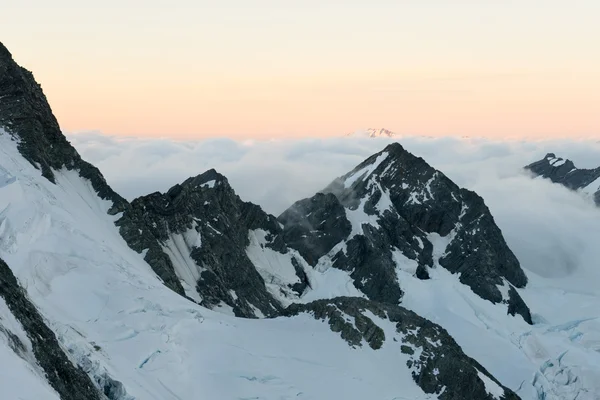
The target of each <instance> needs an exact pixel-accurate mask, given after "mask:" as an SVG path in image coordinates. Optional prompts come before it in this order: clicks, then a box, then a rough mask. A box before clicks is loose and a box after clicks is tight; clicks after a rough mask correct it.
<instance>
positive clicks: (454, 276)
mask: <svg viewBox="0 0 600 400" xmlns="http://www.w3.org/2000/svg"><path fill="white" fill-rule="evenodd" d="M0 259H1V260H2V261H1V262H0V299H1V300H0V352H1V353H0V354H1V357H2V358H1V359H2V363H0V369H1V371H0V372H2V373H0V386H1V387H2V388H3V396H4V397H5V398H8V399H18V398H32V399H33V398H35V399H40V398H42V399H46V398H47V399H96V398H98V399H111V400H133V399H195V398H199V397H201V398H209V399H248V398H255V399H285V398H295V399H299V400H300V399H332V398H344V399H364V398H381V399H399V398H407V399H432V398H439V399H443V400H446V399H486V400H492V399H496V400H498V399H517V398H526V399H540V398H544V399H579V400H585V399H592V398H594V397H593V396H594V395H595V393H597V392H598V390H599V389H600V387H599V386H598V385H597V383H596V382H598V379H597V378H599V377H598V374H597V368H595V367H594V366H597V365H598V363H599V362H600V360H599V358H600V353H598V352H595V351H593V346H594V343H597V341H594V340H593V339H594V338H595V336H593V335H594V333H593V332H594V329H595V325H594V323H595V322H594V321H593V320H591V319H581V320H577V321H575V322H573V321H569V322H567V323H563V322H561V323H556V324H554V325H550V324H549V323H544V322H540V321H543V320H544V318H543V316H541V315H539V314H537V313H536V312H535V311H536V310H534V309H533V308H532V310H533V313H532V312H530V309H529V307H528V306H527V304H526V303H525V301H524V300H523V299H526V300H527V302H528V303H529V301H530V300H534V301H536V302H538V299H539V298H541V297H544V296H542V295H539V294H538V292H536V291H535V290H536V288H535V287H534V288H532V287H531V285H529V284H528V277H527V276H526V274H525V272H524V271H523V270H522V269H521V266H520V265H519V262H518V260H517V259H516V258H515V257H514V255H513V254H512V252H511V251H510V249H509V248H508V246H507V245H506V243H505V241H504V239H503V237H502V232H501V231H500V229H499V228H498V227H497V226H496V224H495V222H494V219H493V217H492V216H491V214H490V212H489V210H488V209H487V207H486V206H485V203H484V202H483V200H482V199H481V198H480V197H479V196H478V195H476V194H475V193H473V192H470V191H468V190H465V189H462V188H459V187H458V186H456V185H455V184H454V183H453V182H452V181H450V180H449V179H448V178H447V177H445V176H444V175H443V174H442V173H441V172H440V171H436V170H435V169H433V168H432V167H430V166H429V165H428V164H427V163H426V162H425V161H424V160H422V159H420V158H418V157H415V156H414V155H412V154H410V153H408V152H407V151H405V150H404V149H403V148H402V146H400V145H399V144H394V145H390V146H388V147H386V148H385V149H384V150H383V151H382V152H379V153H377V154H374V155H373V156H371V157H369V158H368V159H367V160H365V161H364V162H363V163H361V164H360V165H358V166H357V167H356V168H355V169H353V170H352V171H350V172H348V173H347V174H345V175H344V176H342V177H340V178H338V179H336V180H334V181H333V182H332V183H331V185H329V186H328V187H327V188H324V190H323V191H322V192H321V193H317V194H315V196H313V197H311V198H309V199H304V200H301V201H299V202H297V203H295V204H294V205H292V206H291V208H290V209H288V210H287V211H285V212H284V213H283V214H282V215H281V216H279V217H275V216H273V215H269V214H268V213H266V212H264V211H263V210H262V209H261V208H260V206H258V205H255V204H252V203H248V202H245V201H244V200H242V199H241V198H240V197H239V196H238V195H237V194H236V193H235V191H234V189H233V188H232V187H231V185H229V182H228V180H227V178H226V177H225V176H223V175H221V174H219V173H218V172H217V171H215V170H209V171H206V172H204V173H201V174H199V175H196V176H192V177H190V178H189V179H187V180H185V181H184V182H181V183H179V184H175V185H174V186H173V187H172V188H171V189H169V190H168V191H167V192H166V193H159V192H157V193H152V194H149V195H147V196H142V197H140V198H138V199H135V200H133V201H131V202H128V201H126V200H125V199H123V198H122V197H121V196H119V195H118V194H117V193H115V192H114V191H113V190H112V189H111V188H110V186H109V185H108V183H107V182H106V181H105V180H104V178H103V177H102V174H101V173H100V171H98V169H96V168H95V167H93V166H92V165H90V164H88V163H87V162H85V161H84V160H82V159H81V157H80V156H79V155H78V153H77V151H76V150H75V149H74V148H73V147H72V146H71V145H70V144H69V143H68V141H67V140H66V139H65V138H64V136H62V134H61V132H60V128H59V126H58V123H57V122H56V119H55V118H54V116H53V115H52V112H51V109H50V106H49V105H48V103H47V101H46V98H45V96H44V95H43V92H42V90H41V88H40V87H39V85H38V84H37V83H36V82H35V80H33V76H32V75H31V73H29V72H28V71H26V70H24V69H22V68H21V67H19V66H18V65H17V64H16V63H15V62H14V60H13V59H12V57H11V55H10V53H9V52H8V51H7V50H6V49H5V48H4V47H3V46H2V45H0ZM559 283H560V282H553V284H555V285H558V286H559ZM559 287H560V286H559ZM544 295H545V293H544ZM546 298H547V297H544V300H546ZM562 300H563V298H562V297H561V301H562ZM565 301H567V300H565ZM538 304H539V302H538ZM569 304H570V306H572V307H573V309H576V308H575V304H571V303H569ZM533 321H536V322H537V323H536V324H535V325H532V324H531V323H532V322H533ZM581 337H584V340H580V339H581ZM588 337H589V339H588Z"/></svg>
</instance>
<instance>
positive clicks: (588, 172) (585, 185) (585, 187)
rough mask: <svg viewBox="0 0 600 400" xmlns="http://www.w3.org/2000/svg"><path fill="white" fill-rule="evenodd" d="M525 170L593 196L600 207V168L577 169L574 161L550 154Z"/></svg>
mask: <svg viewBox="0 0 600 400" xmlns="http://www.w3.org/2000/svg"><path fill="white" fill-rule="evenodd" d="M525 169H526V170H528V171H530V172H532V173H533V174H534V175H536V176H541V177H543V178H546V179H550V180H551V181H552V182H554V183H559V184H561V185H563V186H565V187H567V188H569V189H571V190H576V191H582V192H584V193H586V194H588V195H590V196H592V198H593V199H594V201H595V203H596V205H598V206H600V167H598V168H596V169H581V168H577V167H576V166H575V164H574V163H573V161H571V160H565V159H563V158H560V157H557V156H556V155H555V154H554V153H548V154H546V157H544V158H543V159H541V160H540V161H536V162H534V163H532V164H529V165H528V166H526V167H525Z"/></svg>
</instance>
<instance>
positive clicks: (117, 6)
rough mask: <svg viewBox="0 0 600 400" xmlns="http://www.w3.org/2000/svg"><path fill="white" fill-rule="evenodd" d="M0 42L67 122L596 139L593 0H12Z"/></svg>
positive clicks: (108, 126)
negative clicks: (381, 129)
mask: <svg viewBox="0 0 600 400" xmlns="http://www.w3.org/2000/svg"><path fill="white" fill-rule="evenodd" d="M1 8H2V11H3V12H2V15H3V18H2V22H1V24H0V41H2V42H3V43H4V44H5V45H6V46H7V47H8V48H9V50H10V51H11V52H12V54H13V56H14V57H15V59H16V60H17V62H19V63H20V64H21V65H23V66H25V67H26V68H28V69H30V70H32V71H33V72H34V74H35V76H36V78H37V80H38V81H39V82H40V83H41V84H42V87H43V88H44V91H45V93H46V95H47V96H48V98H49V100H50V103H51V105H52V107H53V110H54V112H55V114H56V115H57V117H58V119H59V122H60V123H61V126H62V128H63V130H65V131H69V132H73V131H89V130H98V131H101V132H103V133H106V134H116V135H138V136H139V135H147V136H172V137H186V138H203V137H214V136H228V137H233V138H246V137H258V138H261V137H300V136H325V135H328V136H331V135H341V134H343V133H346V132H350V131H354V130H357V129H361V128H367V127H385V128H388V129H391V130H393V131H396V132H399V133H406V134H425V135H448V134H450V135H470V136H487V137H494V138H501V137H514V136H521V135H522V136H527V137H535V138H542V137H576V136H588V137H589V136H593V135H598V136H600V23H598V21H600V1H598V0H570V1H567V0H562V1H558V0H544V1H542V0H395V1H392V0H389V1H383V0H379V1H376V0H373V1H367V0H363V1H357V0H345V1H341V0H301V1H300V0H219V1H200V0H194V1H192V0H178V1H172V0H171V1H166V0H143V1H142V0H126V1H124V0H120V1H117V0H104V1H102V2H94V3H93V5H92V2H82V1H76V0H58V1H52V2H50V1H45V0H22V1H18V2H17V1H12V2H10V4H9V5H8V6H7V5H6V4H3V5H2V6H1Z"/></svg>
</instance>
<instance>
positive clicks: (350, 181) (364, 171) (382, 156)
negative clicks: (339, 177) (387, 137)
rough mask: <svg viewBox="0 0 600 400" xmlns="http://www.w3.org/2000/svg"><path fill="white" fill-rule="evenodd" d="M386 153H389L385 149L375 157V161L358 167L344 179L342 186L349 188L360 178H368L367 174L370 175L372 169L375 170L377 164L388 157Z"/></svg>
mask: <svg viewBox="0 0 600 400" xmlns="http://www.w3.org/2000/svg"><path fill="white" fill-rule="evenodd" d="M388 155H389V154H388V152H387V151H384V152H382V153H381V154H380V155H378V156H377V158H376V159H375V161H373V163H371V164H369V165H367V166H365V167H364V168H361V169H359V170H358V171H356V172H354V173H353V174H352V175H350V176H349V177H347V178H346V180H345V181H344V187H346V188H349V187H350V186H352V185H353V184H354V182H356V181H357V180H359V179H361V178H362V179H366V178H368V177H369V175H371V174H372V173H373V171H375V170H376V169H377V167H379V165H381V163H382V162H384V161H385V159H386V158H387V157H388Z"/></svg>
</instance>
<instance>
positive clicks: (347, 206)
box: [279, 143, 531, 323]
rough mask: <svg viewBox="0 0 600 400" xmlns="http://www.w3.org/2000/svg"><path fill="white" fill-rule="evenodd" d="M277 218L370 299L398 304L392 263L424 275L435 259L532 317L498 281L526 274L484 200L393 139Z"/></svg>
mask: <svg viewBox="0 0 600 400" xmlns="http://www.w3.org/2000/svg"><path fill="white" fill-rule="evenodd" d="M332 194H333V195H334V196H335V198H336V199H337V202H336V201H335V200H334V199H333V197H331V195H332ZM325 209H328V210H332V212H330V213H327V212H322V210H325ZM342 209H343V211H344V212H342ZM319 212H321V214H318V213H319ZM315 215H317V217H315ZM303 216H304V217H303ZM279 220H280V221H281V222H282V223H283V224H284V237H285V238H286V239H287V240H288V242H287V243H288V245H289V246H290V247H292V248H295V249H297V250H298V251H299V252H300V253H301V254H303V255H304V256H305V258H306V259H307V260H311V263H313V264H315V263H316V262H315V260H316V259H320V260H321V262H331V263H332V265H333V266H334V267H335V268H339V269H342V270H346V271H349V272H350V273H351V277H352V278H353V279H354V285H355V286H356V287H357V288H358V289H359V290H361V291H362V292H363V293H365V294H366V295H367V296H368V297H369V298H370V299H372V300H376V301H381V302H385V303H391V304H398V302H399V301H400V299H401V297H402V290H401V285H402V283H401V282H400V283H398V281H397V270H396V269H397V268H399V267H401V266H399V265H398V264H399V263H401V264H404V265H405V266H410V268H411V269H412V270H411V272H412V273H414V274H415V275H416V276H417V277H419V278H421V279H427V278H428V276H429V273H428V271H427V270H428V269H429V268H435V267H436V266H441V267H444V268H446V269H447V270H449V271H450V272H452V273H456V274H459V276H460V277H459V279H460V281H461V282H462V283H464V284H465V285H468V286H469V287H470V288H471V289H472V290H473V291H474V292H475V293H476V294H477V295H479V296H480V297H482V298H484V299H486V300H489V301H491V302H493V303H507V304H512V306H511V307H509V312H511V313H518V314H520V315H522V316H523V318H524V319H525V320H526V321H527V322H529V323H531V316H530V313H529V310H528V308H527V306H526V305H525V303H524V302H523V300H522V299H521V298H520V297H519V295H518V293H517V292H516V291H515V290H512V291H510V294H509V298H507V299H505V298H503V296H502V293H501V291H500V290H499V288H498V287H499V286H504V285H505V281H507V282H508V284H509V285H510V286H514V287H524V286H525V285H526V284H527V278H526V276H525V273H524V272H523V270H522V269H521V267H520V265H519V262H518V260H517V259H516V257H515V256H514V254H513V253H512V251H511V250H510V249H509V248H508V246H507V244H506V242H505V240H504V238H503V236H502V232H501V231H500V229H499V228H498V226H497V225H496V223H495V221H494V218H493V217H492V215H491V214H490V212H489V209H488V208H487V206H486V205H485V203H484V201H483V199H481V197H479V196H478V195H477V194H475V193H474V192H471V191H468V190H465V189H461V188H459V187H458V186H457V185H456V184H454V183H453V182H452V181H451V180H450V179H448V178H447V177H446V176H445V175H444V174H442V173H441V172H439V171H437V170H435V169H434V168H432V167H431V166H429V165H428V164H427V163H426V162H425V161H424V160H423V159H422V158H419V157H415V156H414V155H412V154H410V153H409V152H407V151H406V150H404V148H402V146H401V145H400V144H398V143H394V144H391V145H389V146H387V147H386V148H385V149H384V150H383V151H382V152H380V153H377V154H374V155H373V156H371V157H369V158H368V159H367V160H365V161H364V162H363V163H361V164H360V165H358V166H357V167H356V168H355V169H354V170H352V171H350V172H349V173H348V174H346V175H344V176H342V177H340V178H338V179H336V180H335V181H334V182H332V183H331V184H330V185H329V186H328V187H327V188H325V189H324V190H323V193H320V194H317V195H315V196H314V197H312V198H310V199H306V200H302V201H299V202H297V203H295V204H294V205H293V206H292V207H291V208H290V209H289V210H287V211H285V212H284V213H283V214H282V215H281V216H280V217H279ZM317 223H318V225H317V226H316V227H315V225H316V224H317ZM321 226H323V227H331V226H335V227H336V229H334V230H333V234H327V233H326V232H321V231H319V227H321ZM348 226H350V229H348ZM299 227H300V228H299ZM311 228H314V229H311ZM348 231H350V233H348ZM344 236H345V237H344ZM340 238H341V239H340ZM336 240H337V241H338V242H337V243H335V242H336Z"/></svg>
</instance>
